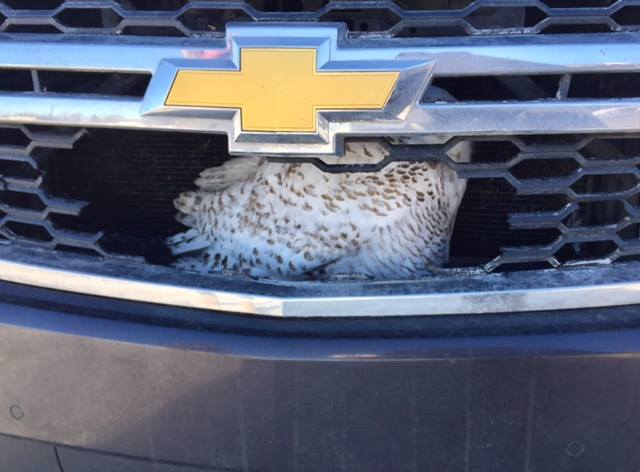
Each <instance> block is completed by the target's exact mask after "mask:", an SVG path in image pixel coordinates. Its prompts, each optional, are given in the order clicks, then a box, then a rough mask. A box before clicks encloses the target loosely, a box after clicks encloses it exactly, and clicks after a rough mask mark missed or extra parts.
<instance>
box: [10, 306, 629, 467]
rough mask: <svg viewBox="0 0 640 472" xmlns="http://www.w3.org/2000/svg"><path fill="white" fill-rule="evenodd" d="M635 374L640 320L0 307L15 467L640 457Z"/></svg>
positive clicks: (557, 463)
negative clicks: (460, 321)
mask: <svg viewBox="0 0 640 472" xmlns="http://www.w3.org/2000/svg"><path fill="white" fill-rule="evenodd" d="M616 310H619V309H616ZM602 313H603V314H605V315H606V311H603V312H602ZM212 316H216V315H212ZM519 316H521V315H519ZM520 319H522V318H520ZM388 321H389V323H393V320H391V319H390V320H388ZM390 326H391V325H390ZM639 384H640V329H638V328H637V327H635V326H629V327H626V328H623V327H619V328H617V329H607V330H599V329H596V330H593V331H589V330H582V331H581V332H563V333H558V334H549V333H547V334H528V335H527V334H511V335H504V334H503V335H500V336H491V335H479V336H455V337H454V336H452V337H427V336H425V337H403V338H400V337H398V338H394V337H386V338H381V337H373V336H372V337H369V338H367V337H358V338H356V337H351V338H346V337H344V338H337V337H333V338H309V337H305V338H302V337H296V336H295V335H289V336H258V335H249V334H247V335H239V334H231V333H225V332H222V331H215V330H208V331H204V330H194V329H182V328H174V327H164V326H153V325H147V324H141V323H140V324H134V323H127V322H123V321H115V320H109V319H100V318H93V317H88V316H79V315H77V314H76V315H73V314H64V313H60V312H55V311H51V310H44V309H36V308H27V307H24V306H18V305H13V304H0V386H1V388H0V433H2V435H3V436H0V461H2V462H3V464H4V466H3V467H2V469H3V470H12V471H20V470H38V471H41V470H57V471H60V470H62V471H65V472H68V471H80V470H82V471H87V470H90V471H93V470H95V471H103V470H124V471H128V470H143V471H144V470H153V471H163V472H164V471H187V470H195V469H192V468H189V467H187V465H190V466H193V467H198V470H201V469H204V470H234V471H235V470H262V471H268V470H273V471H288V470H305V471H309V470H326V471H340V470H349V471H353V470H356V471H357V470H362V471H378V470H379V471H385V472H387V471H390V470H394V471H403V470H421V471H426V470H438V471H444V470H451V471H458V470H498V471H502V470H505V471H518V470H522V471H527V470H528V471H533V470H581V471H590V470H594V471H596V470H598V471H601V470H637V469H638V465H639V464H640V450H639V449H638V448H637V444H638V440H639V439H640V408H639V407H638V405H640V401H639V400H640V388H639V387H640V385H639ZM25 438H29V439H28V440H27V439H25ZM149 461H155V462H156V464H155V465H153V464H152V463H151V462H149ZM9 466H11V467H9ZM47 467H48V468H47Z"/></svg>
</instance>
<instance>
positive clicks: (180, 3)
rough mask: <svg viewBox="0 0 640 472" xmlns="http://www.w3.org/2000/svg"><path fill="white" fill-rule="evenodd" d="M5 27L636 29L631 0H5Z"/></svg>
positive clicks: (95, 30) (138, 31)
mask: <svg viewBox="0 0 640 472" xmlns="http://www.w3.org/2000/svg"><path fill="white" fill-rule="evenodd" d="M0 5H1V6H0V20H3V22H2V26H1V28H0V30H2V31H6V32H8V33H53V34H64V33H67V34H87V33H89V34H111V35H144V36H187V37H202V36H210V37H211V36H213V37H215V36H222V35H224V32H225V25H226V24H227V23H229V22H274V21H276V22H280V21H288V22H291V21H309V22H342V23H344V24H345V25H346V26H347V28H348V30H349V32H350V34H351V35H353V36H358V37H362V36H380V35H381V34H383V35H387V36H396V37H423V38H424V37H437V36H482V35H496V34H509V35H523V34H573V33H601V32H623V31H637V29H638V28H639V27H640V3H638V2H636V1H633V0H617V1H616V0H500V1H496V0H396V1H391V0H376V1H366V2H362V1H345V0H250V1H242V0H235V1H234V0H230V1H218V0H210V1H207V0H204V1H203V0H191V1H189V0H114V1H109V0H98V1H95V0H84V1H83V0H69V1H66V2H65V1H64V0H5V1H4V2H2V3H1V4H0Z"/></svg>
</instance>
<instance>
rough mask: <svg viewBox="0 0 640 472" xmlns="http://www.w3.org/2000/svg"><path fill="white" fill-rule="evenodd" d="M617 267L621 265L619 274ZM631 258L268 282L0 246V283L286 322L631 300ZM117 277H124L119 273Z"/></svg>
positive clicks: (635, 297) (638, 291)
mask: <svg viewBox="0 0 640 472" xmlns="http://www.w3.org/2000/svg"><path fill="white" fill-rule="evenodd" d="M621 268H624V269H625V270H620V269H621ZM639 271H640V264H638V263H624V264H619V265H618V266H616V267H611V266H602V267H597V268H585V269H579V268H575V269H568V270H564V271H554V270H544V271H527V272H519V273H512V274H508V275H504V274H492V275H486V274H484V275H469V274H468V273H461V274H458V276H457V277H455V278H453V277H451V275H453V274H449V275H448V276H445V274H444V273H443V276H442V277H433V278H430V279H424V280H421V281H401V282H379V283H367V284H362V283H357V282H353V283H331V282H323V283H319V282H297V283H296V282H291V283H287V282H269V281H260V282H257V281H250V280H247V279H238V278H236V279H233V278H228V277H226V278H225V277H223V276H209V277H206V278H203V277H202V276H201V275H197V274H188V273H177V272H176V271H172V270H170V269H167V268H162V267H153V268H152V269H150V268H149V266H148V265H146V264H140V263H135V262H133V261H130V260H117V259H110V260H107V261H106V262H105V263H104V264H101V265H100V267H96V264H95V261H90V260H83V258H82V257H78V258H77V259H75V260H74V261H73V262H72V263H70V262H69V260H68V258H64V257H61V256H60V255H56V254H52V253H50V252H47V253H45V252H42V251H39V250H37V249H32V248H20V247H16V246H10V247H9V246H5V247H3V246H2V245H0V280H3V281H6V282H13V283H19V284H26V285H32V286H36V287H41V288H46V289H54V290H62V291H67V292H72V293H77V294H84V295H93V296H100V297H108V298H117V299H122V300H129V301H135V302H143V303H155V304H160V305H170V306H178V307H185V308H192V309H201V310H212V311H222V312H228V313H239V314H250V315H262V316H273V317H285V318H322V317H378V316H385V317H388V316H416V315H420V316H424V315H427V316H428V315H431V316H433V315H473V314H477V315H479V314H492V313H513V312H532V311H555V310H572V309H582V308H598V307H613V306H622V305H632V304H640V282H638V281H637V274H638V273H639ZM122 274H127V277H123V276H122Z"/></svg>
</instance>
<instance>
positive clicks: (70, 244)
mask: <svg viewBox="0 0 640 472" xmlns="http://www.w3.org/2000/svg"><path fill="white" fill-rule="evenodd" d="M82 134H83V131H82V130H66V129H49V130H42V129H41V130H37V131H34V130H30V129H27V128H0V238H4V239H5V240H7V239H8V240H14V241H18V242H20V241H27V242H29V243H31V244H36V245H40V246H44V247H47V248H52V249H71V250H81V251H88V252H91V253H94V254H100V255H104V254H105V253H104V251H102V249H101V248H100V245H99V240H100V238H101V237H102V233H101V232H92V233H85V232H80V231H76V230H75V228H74V225H73V219H74V218H75V217H77V216H78V215H80V213H81V211H82V210H83V209H84V208H85V206H86V205H87V204H88V203H87V202H83V201H79V200H73V199H67V198H60V197H55V196H52V195H51V194H50V192H49V191H48V185H49V183H50V182H49V179H47V175H46V172H45V171H44V170H43V168H42V167H41V162H42V161H46V160H47V159H48V158H49V157H50V156H51V155H52V154H53V153H56V152H60V151H61V150H64V149H67V150H68V149H71V148H72V147H73V144H74V143H75V142H76V141H77V140H78V139H79V138H80V137H81V136H82Z"/></svg>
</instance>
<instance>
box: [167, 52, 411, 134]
mask: <svg viewBox="0 0 640 472" xmlns="http://www.w3.org/2000/svg"><path fill="white" fill-rule="evenodd" d="M316 64H317V57H316V50H315V49H273V48H263V49H257V48H242V49H241V50H240V70H238V71H216V70H180V71H178V74H177V76H176V80H175V82H174V83H173V86H172V87H171V92H170V93H169V96H168V97H167V102H166V104H167V105H173V106H192V107H193V106H196V107H207V108H237V109H239V110H240V113H241V122H242V130H243V131H272V132H303V133H304V132H316V131H317V114H318V111H319V110H334V111H338V110H381V109H382V108H384V106H385V104H386V103H387V101H388V100H389V96H390V95H391V91H392V90H393V87H394V86H395V84H396V81H397V80H398V75H399V74H400V73H399V72H392V71H390V72H361V71H341V72H322V71H317V70H316Z"/></svg>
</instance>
